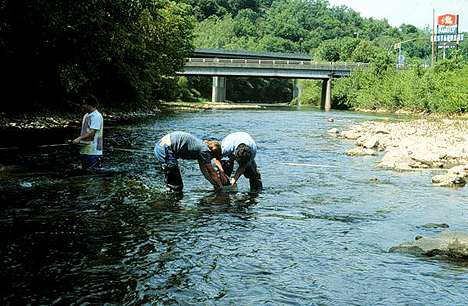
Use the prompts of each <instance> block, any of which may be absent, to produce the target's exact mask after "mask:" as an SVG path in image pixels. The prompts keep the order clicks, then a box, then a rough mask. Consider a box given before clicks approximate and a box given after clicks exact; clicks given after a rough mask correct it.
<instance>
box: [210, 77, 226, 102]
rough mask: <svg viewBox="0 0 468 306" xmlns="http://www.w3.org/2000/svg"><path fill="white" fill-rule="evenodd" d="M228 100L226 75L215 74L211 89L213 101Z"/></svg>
mask: <svg viewBox="0 0 468 306" xmlns="http://www.w3.org/2000/svg"><path fill="white" fill-rule="evenodd" d="M224 101H226V77H221V76H214V77H213V86H212V91H211V102H224Z"/></svg>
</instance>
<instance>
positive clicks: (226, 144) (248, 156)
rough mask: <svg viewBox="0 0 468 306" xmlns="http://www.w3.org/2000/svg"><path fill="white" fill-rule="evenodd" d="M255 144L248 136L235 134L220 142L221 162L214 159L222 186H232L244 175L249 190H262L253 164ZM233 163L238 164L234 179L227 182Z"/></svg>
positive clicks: (258, 173) (258, 175)
mask: <svg viewBox="0 0 468 306" xmlns="http://www.w3.org/2000/svg"><path fill="white" fill-rule="evenodd" d="M256 154H257V144H256V143H255V140H254V139H253V138H252V136H250V135H249V134H247V133H245V132H236V133H231V134H229V135H227V136H226V137H225V138H224V139H223V141H222V142H221V160H219V159H216V160H215V164H216V166H217V168H218V171H219V174H220V178H221V182H222V183H223V184H224V185H227V184H230V185H232V186H234V185H235V184H236V183H237V180H238V179H239V178H240V177H241V176H242V175H244V176H245V177H246V178H248V179H249V183H250V189H251V190H253V191H258V190H261V189H262V188H263V184H262V178H261V175H260V172H259V171H258V168H257V164H256V163H255V156H256ZM234 161H236V162H237V163H238V164H239V167H238V168H237V170H236V172H235V174H234V177H233V178H232V179H231V180H229V177H230V176H231V174H232V172H233V170H234Z"/></svg>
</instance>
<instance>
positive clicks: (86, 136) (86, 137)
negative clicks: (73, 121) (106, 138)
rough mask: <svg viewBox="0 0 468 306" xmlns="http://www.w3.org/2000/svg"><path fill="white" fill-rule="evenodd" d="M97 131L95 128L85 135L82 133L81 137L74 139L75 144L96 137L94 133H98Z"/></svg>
mask: <svg viewBox="0 0 468 306" xmlns="http://www.w3.org/2000/svg"><path fill="white" fill-rule="evenodd" d="M96 131H97V130H95V129H90V131H89V132H87V133H84V134H83V135H81V136H80V137H77V138H75V139H74V140H73V143H74V144H79V143H80V141H82V140H84V141H91V140H93V139H94V135H96Z"/></svg>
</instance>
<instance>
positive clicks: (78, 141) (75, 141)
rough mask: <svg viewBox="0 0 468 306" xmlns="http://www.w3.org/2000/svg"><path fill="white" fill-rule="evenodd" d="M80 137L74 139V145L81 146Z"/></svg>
mask: <svg viewBox="0 0 468 306" xmlns="http://www.w3.org/2000/svg"><path fill="white" fill-rule="evenodd" d="M80 140H81V139H80V137H78V138H75V139H73V141H72V143H73V144H79V143H80Z"/></svg>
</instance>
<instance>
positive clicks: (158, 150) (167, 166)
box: [154, 131, 222, 192]
mask: <svg viewBox="0 0 468 306" xmlns="http://www.w3.org/2000/svg"><path fill="white" fill-rule="evenodd" d="M154 155H155V156H156V159H157V160H158V161H159V162H160V163H161V165H162V167H163V171H164V175H165V182H166V187H167V188H168V190H170V191H175V192H181V191H182V189H183V187H184V185H183V182H182V176H181V174H180V169H179V165H178V162H177V159H179V158H181V159H190V160H197V161H198V164H199V166H200V170H201V172H202V173H203V175H204V176H205V178H206V179H207V180H208V181H209V182H210V183H211V184H212V185H213V186H214V188H215V189H218V188H221V187H222V183H221V180H220V178H219V176H218V174H217V173H216V171H215V170H214V168H213V166H212V165H211V160H212V159H213V158H218V159H219V158H220V155H221V145H220V143H219V142H218V141H203V140H201V139H199V138H197V137H195V136H193V135H191V134H189V133H186V132H181V131H176V132H172V133H169V134H167V135H166V136H164V137H163V138H161V139H160V140H159V141H158V142H157V143H156V145H155V147H154Z"/></svg>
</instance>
